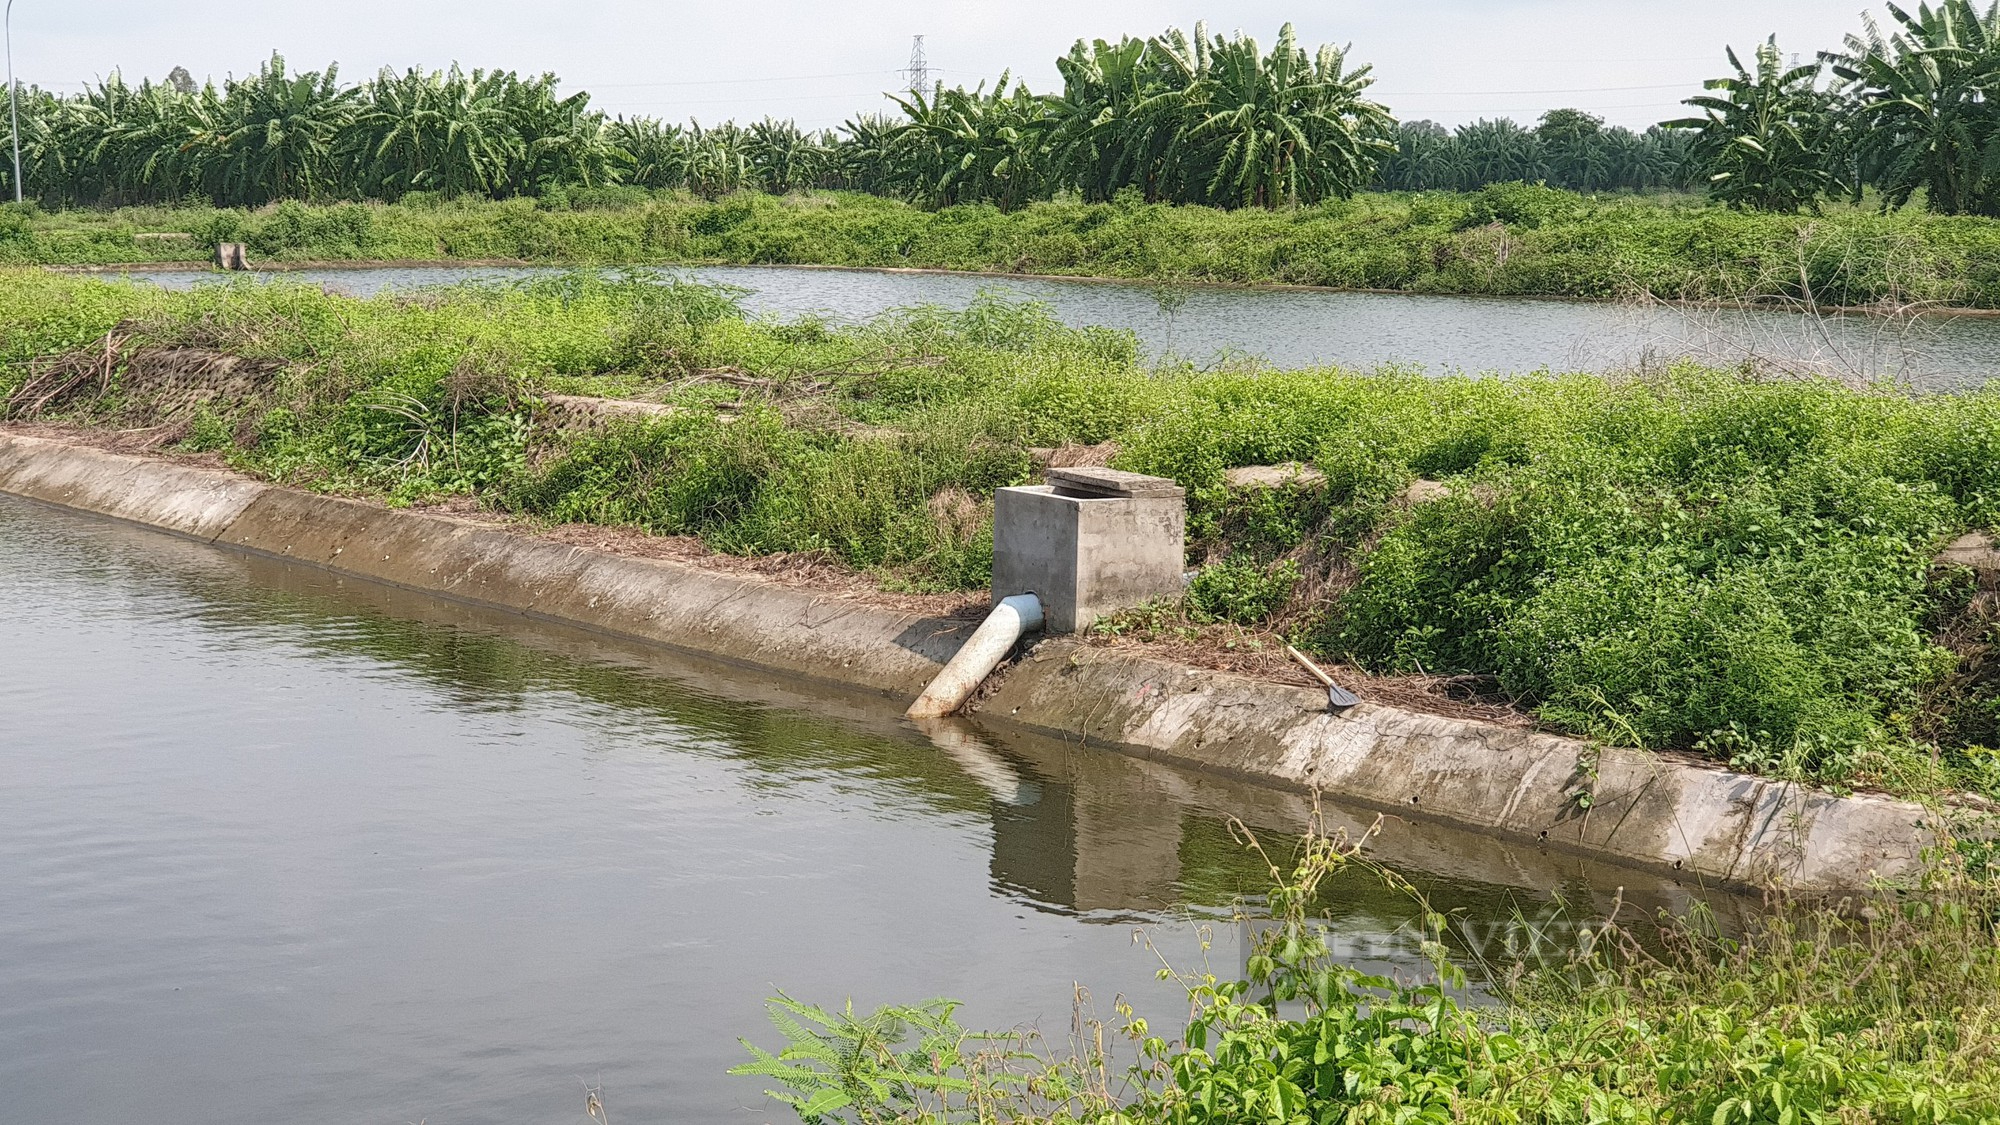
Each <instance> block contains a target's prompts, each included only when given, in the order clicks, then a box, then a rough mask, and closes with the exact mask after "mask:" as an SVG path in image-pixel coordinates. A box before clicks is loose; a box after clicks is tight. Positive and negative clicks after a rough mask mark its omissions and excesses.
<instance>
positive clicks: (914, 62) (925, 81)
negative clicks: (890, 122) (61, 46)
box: [7, 0, 931, 96]
mask: <svg viewBox="0 0 2000 1125" xmlns="http://www.w3.org/2000/svg"><path fill="white" fill-rule="evenodd" d="M13 2H14V0H7V3H9V4H12V3H13ZM904 76H905V77H907V78H908V79H909V80H910V93H912V94H915V95H918V96H923V95H927V94H929V93H930V92H931V68H930V64H928V63H926V62H925V61H924V37H923V36H921V35H912V36H910V66H909V69H908V70H907V71H906V72H905V74H904Z"/></svg>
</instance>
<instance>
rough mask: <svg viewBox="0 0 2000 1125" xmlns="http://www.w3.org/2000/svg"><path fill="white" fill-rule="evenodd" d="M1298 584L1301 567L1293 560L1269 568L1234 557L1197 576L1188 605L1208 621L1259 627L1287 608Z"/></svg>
mask: <svg viewBox="0 0 2000 1125" xmlns="http://www.w3.org/2000/svg"><path fill="white" fill-rule="evenodd" d="M1298 583H1299V564H1298V563H1297V562H1296V561H1294V560H1292V559H1285V560H1283V561H1281V562H1278V563H1276V564H1274V565H1266V564H1264V563H1259V562H1257V561H1256V560H1254V559H1251V558H1249V557H1247V556H1240V555H1239V556H1232V557H1230V558H1226V559H1224V560H1222V561H1221V562H1218V563H1213V564H1211V565H1209V566H1205V567H1203V568H1202V569H1201V573H1199V574H1197V575H1195V576H1194V581H1193V582H1191V583H1189V584H1188V605H1189V606H1190V607H1191V608H1192V609H1193V610H1194V611H1195V614H1196V616H1197V617H1199V618H1202V619H1205V620H1209V621H1228V622H1231V623H1233V624H1237V625H1258V624H1262V623H1263V622H1264V621H1266V620H1268V619H1269V618H1270V617H1271V616H1272V615H1273V614H1275V613H1277V612H1278V611H1279V610H1281V609H1283V608H1284V607H1285V603H1287V602H1288V601H1290V600H1291V597H1292V589H1293V587H1295V586H1297V585H1298Z"/></svg>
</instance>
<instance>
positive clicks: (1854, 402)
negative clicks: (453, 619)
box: [0, 270, 2000, 794]
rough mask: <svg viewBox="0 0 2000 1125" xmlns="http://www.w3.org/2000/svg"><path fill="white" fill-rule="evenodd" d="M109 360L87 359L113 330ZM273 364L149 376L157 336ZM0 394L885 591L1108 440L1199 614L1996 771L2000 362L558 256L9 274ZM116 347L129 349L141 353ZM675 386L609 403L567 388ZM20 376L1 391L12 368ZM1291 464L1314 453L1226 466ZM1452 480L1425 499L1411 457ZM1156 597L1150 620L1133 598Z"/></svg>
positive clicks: (1903, 760) (1852, 764) (1663, 727)
mask: <svg viewBox="0 0 2000 1125" xmlns="http://www.w3.org/2000/svg"><path fill="white" fill-rule="evenodd" d="M107 337H108V341H109V348H110V351H111V352H112V354H113V357H114V367H117V366H118V365H119V364H121V363H122V364H124V365H125V366H124V367H123V368H122V370H123V372H124V373H123V374H122V375H120V376H119V377H117V378H114V379H113V380H112V382H111V386H110V390H109V393H107V394H103V395H99V393H98V391H97V388H98V387H99V386H100V385H101V379H100V373H101V370H102V366H103V357H104V354H105V351H106V348H107ZM169 345H177V346H197V347H202V348H211V349H217V350H221V351H225V352H230V353H234V354H237V355H241V356H245V357H248V358H251V359H255V360H260V361H264V362H266V363H267V364H269V365H270V367H271V374H270V375H269V376H268V377H267V378H266V380H265V381H264V382H263V383H262V384H261V385H260V386H259V388H258V389H257V390H256V391H255V392H254V393H251V394H248V395H243V396H237V397H235V398H231V399H226V400H218V401H214V402H210V403H207V404H205V405H203V406H202V407H201V408H200V409H198V410H182V411H179V412H171V411H170V412H167V413H162V404H161V403H160V402H159V401H158V400H157V399H156V398H153V397H149V392H147V391H146V390H145V385H144V384H145V380H144V378H143V376H144V374H145V372H144V367H145V364H144V363H143V362H140V363H139V364H138V367H137V368H134V367H132V366H131V365H132V364H133V363H134V362H135V361H134V360H133V358H132V357H134V356H135V355H138V356H141V357H142V358H143V355H144V354H145V349H147V348H158V347H163V346H169ZM0 364H5V365H6V366H5V368H4V370H5V372H6V374H5V376H4V379H3V380H0V391H9V389H10V388H11V387H21V386H27V387H28V388H29V390H28V391H26V392H20V393H17V394H15V398H14V402H15V404H16V405H15V409H17V410H19V409H20V408H21V407H20V404H22V403H24V402H27V401H28V400H29V399H30V398H31V397H39V396H40V395H41V394H42V393H45V392H46V391H48V389H50V388H60V387H61V386H63V385H66V384H65V380H66V379H71V380H72V381H73V384H74V385H73V386H72V387H71V390H70V392H69V393H67V394H66V395H58V396H57V397H56V398H55V399H54V400H52V401H51V404H50V406H49V407H48V411H49V412H50V413H52V414H53V415H54V416H56V417H59V418H65V419H67V420H69V421H72V422H74V423H77V424H82V425H94V426H106V427H112V428H118V429H133V428H135V427H139V426H144V425H148V424H161V423H164V424H166V428H165V429H163V430H162V431H161V434H162V439H163V440H166V439H169V438H170V439H172V440H176V441H179V442H181V443H182V444H183V445H184V446H185V447H186V448H190V449H207V450H216V451H219V452H221V453H222V454H223V455H224V456H225V457H227V458H228V459H229V460H230V461H231V462H232V463H233V464H236V465H237V466H239V467H241V468H243V469H245V470H247V471H250V472H253V473H258V474H261V475H264V476H267V477H270V478H272V479H275V480H280V481H285V482H288V483H293V484H297V485H301V486H305V487H311V488H321V489H329V490H336V491H344V492H354V493H360V494H367V495H377V496H382V497H385V498H388V499H390V500H392V501H395V502H408V501H411V500H416V499H420V498H426V497H433V496H438V495H445V494H466V495H472V496H475V497H478V498H479V499H480V500H481V501H482V502H483V503H486V504H488V505H491V506H493V507H496V508H500V509H504V510H508V511H512V512H516V513H519V514H521V515H524V516H527V517H530V518H534V519H543V520H563V521H584V522H595V523H603V524H619V525H629V526H635V527H640V528H644V529H646V530H649V531H652V532H657V533H662V534H679V535H694V536H699V537H701V538H702V539H703V540H705V541H707V542H708V543H709V544H711V545H712V546H714V547H716V548H717V549H720V550H724V551H730V552H737V553H743V554H761V553H770V552H791V551H801V552H822V553H825V554H827V555H829V556H831V557H834V558H837V559H839V560H841V561H843V562H845V563H847V564H848V565H850V566H853V567H856V568H859V569H862V570H866V571H871V572H873V573H875V574H876V575H877V576H878V577H879V579H880V580H881V581H882V582H883V583H884V584H885V585H888V586H892V587H895V588H899V589H962V588H973V587H977V586H979V585H981V584H983V583H984V582H985V581H986V578H987V576H988V573H989V568H990V565H991V551H992V543H991V520H990V506H991V497H992V494H993V491H994V489H996V488H998V487H1001V486H1005V485H1009V484H1015V483H1022V482H1025V481H1028V480H1030V479H1033V477H1034V475H1035V473H1036V471H1037V470H1036V461H1035V453H1034V451H1035V450H1036V449H1039V448H1046V447H1051V446H1058V445H1063V444H1069V443H1082V444H1094V443H1100V442H1105V441H1112V442H1116V443H1117V450H1118V452H1117V456H1116V459H1115V461H1114V464H1116V465H1117V466H1119V467H1122V468H1127V469H1133V470H1138V471H1142V472H1149V473H1155V474H1159V475H1163V476H1169V477H1172V478H1174V479H1176V480H1177V481H1179V482H1181V483H1182V484H1183V485H1184V486H1186V487H1187V489H1188V491H1189V503H1190V508H1189V530H1190V537H1191V561H1192V562H1194V563H1198V564H1206V565H1207V569H1205V570H1204V572H1203V574H1202V575H1201V577H1200V578H1199V579H1197V581H1196V583H1195V585H1194V587H1193V590H1192V594H1191V599H1190V602H1189V604H1188V605H1187V606H1186V607H1185V610H1184V614H1185V617H1186V618H1188V619H1194V620H1225V621H1232V622H1236V623H1238V624H1239V625H1248V626H1251V627H1254V628H1262V629H1265V630H1269V631H1272V632H1276V633H1279V634H1282V635H1283V636H1284V637H1285V638H1287V639H1290V640H1293V641H1296V642H1298V643H1300V644H1302V645H1304V646H1305V647H1307V648H1309V649H1311V650H1312V651H1315V652H1317V653H1319V654H1321V655H1322V656H1325V657H1328V658H1330V659H1343V660H1351V661H1353V662H1355V663H1358V664H1360V665H1362V666H1364V667H1366V668H1369V669H1371V670H1374V671H1378V672H1424V673H1433V674H1467V675H1472V676H1477V677H1485V678H1486V679H1487V681H1489V682H1491V683H1493V684H1495V685H1497V688H1498V689H1499V690H1501V691H1503V692H1505V693H1507V694H1508V695H1509V696H1511V697H1512V698H1514V699H1515V700H1516V701H1517V702H1518V703H1519V705H1521V706H1523V707H1526V708H1529V709H1532V710H1533V711H1535V712H1536V713H1537V714H1539V715H1540V716H1542V717H1543V718H1544V719H1545V720H1546V721H1548V722H1549V723H1551V724H1553V725H1555V726H1557V727H1559V728H1562V729H1566V730H1570V731H1574V732H1577V733H1579V734H1583V735H1587V736H1591V737H1595V738H1600V739H1603V740H1606V741H1610V742H1615V743H1619V744H1625V745H1638V746H1644V747H1649V748H1656V749H1695V750H1700V751H1702V752H1705V753H1708V754H1711V755H1713V756H1715V757H1717V758H1721V759H1726V760H1731V761H1734V762H1736V763H1737V764H1738V765H1740V766H1742V767H1745V768H1750V769H1755V770H1759V771H1762V772H1766V773H1771V774H1776V775H1779V776H1786V777H1796V778H1802V779H1810V780H1813V781H1817V782H1820V783H1823V784H1831V785H1862V784H1868V785H1878V786H1886V787H1888V788H1891V789H1894V790H1896V791H1899V792H1906V793H1917V794H1926V793H1935V792H1938V791H1939V790H1941V789H1943V788H1945V787H1948V786H1952V785H1963V786H1971V787H1975V788H1981V789H1986V790H1989V791H1991V790H1995V789H1996V786H2000V757H1996V755H1995V754H1994V752H1993V750H1992V749H1991V748H1993V747H1995V746H1996V744H2000V691H1996V684H1995V682H1994V680H1995V677H1994V676H1993V674H1992V672H1991V670H1990V668H1989V662H1988V659H1987V653H1988V650H1989V648H1990V646H1991V644H1992V642H1993V640H1994V639H1995V633H1994V624H1993V621H1994V607H1993V601H1994V598H1993V597H1992V595H1991V594H1990V593H1986V592H1982V591H1980V590H1979V589H1978V588H1977V586H1976V584H1975V583H1974V582H1973V581H1972V578H1971V575H1970V574H1969V573H1968V572H1965V571H1962V570H1961V571H1953V570H1950V569H1946V568H1939V567H1937V566H1934V565H1933V562H1932V560H1933V558H1934V557H1935V556H1936V554H1937V552H1938V550H1939V548H1940V547H1941V546H1942V545H1943V544H1944V543H1946V542H1949V541H1950V540H1951V539H1952V538H1954V537H1956V536H1958V535H1960V534H1962V533H1964V532H1966V531H1969V530H1975V529H1985V528H1992V527H1994V526H1995V524H1996V523H2000V391H1983V392H1978V393H1969V394H1961V395H1927V396H1922V395H1912V394H1909V393H1906V392H1903V391H1899V390H1894V389H1890V388H1882V389H1876V390H1854V389H1848V388H1843V387H1840V386H1837V385H1834V384H1831V383H1826V382H1813V381H1792V380H1784V381H1764V380H1760V379H1758V378H1756V377H1754V376H1747V375H1744V374H1743V373H1741V372H1719V371H1710V370H1702V369H1696V368H1686V367H1684V368H1679V369H1675V370H1674V371H1672V372H1670V373H1667V374H1665V375H1657V376H1652V377H1647V378H1604V377H1599V376H1588V375H1558V374H1538V375H1529V376H1520V377H1514V378H1505V379H1503V378H1491V377H1486V378H1472V377H1452V378H1439V379H1433V378H1428V377H1424V376H1422V375H1418V374H1414V373H1409V372H1401V371H1396V370H1382V371H1375V372H1357V371H1347V370H1340V369H1318V370H1309V371H1271V370H1261V369H1251V368H1230V369H1224V370H1214V371H1203V370H1196V369H1193V368H1190V367H1187V366H1167V367H1159V368H1155V367H1151V366H1148V365H1147V364H1146V363H1145V362H1144V361H1143V360H1142V358H1141V353H1140V349H1139V347H1138V345H1137V342H1136V341H1135V340H1134V339H1133V338H1132V337H1131V336H1130V335H1129V334H1127V333H1122V332H1113V331H1108V330H1103V329H1089V330H1074V329H1070V328H1067V327H1064V326H1063V325H1061V324H1060V323H1059V322H1057V321H1056V320H1055V319H1054V318H1053V316H1052V315H1051V314H1050V313H1049V312H1048V311H1047V310H1046V309H1043V308H1041V307H1038V306H1035V305H1017V304H1008V303H1005V302H1000V301H997V300H987V301H982V302H979V303H978V304H975V305H974V306H973V307H972V308H970V309H968V310H965V311H963V312H950V311H945V310H939V309H917V310H910V311H906V312H902V313H896V314H891V315H888V316H885V317H883V318H881V319H879V320H877V321H876V322H874V323H872V324H869V325H865V326H860V327H837V326H832V325H828V324H826V323H822V322H819V321H816V320H811V319H806V320H800V321H795V322H789V323H767V322H752V321H747V320H745V319H744V318H743V317H742V316H741V315H740V314H739V313H738V312H737V310H736V307H735V306H734V304H733V303H732V302H731V301H730V300H729V299H728V295H727V294H724V293H719V292H717V291H715V290H712V289H708V288H704V287H701V286H697V285H688V284H677V285H667V286H663V285H660V284H656V283H655V281H654V280H653V279H651V278H648V277H645V276H638V277H633V278H630V279H622V280H621V279H612V280H601V279H598V278H597V277H595V276H594V275H588V274H571V275H560V276H556V277H551V278H547V279H543V280H539V281H535V282H531V283H526V284H520V285H498V286H468V287H461V288H457V289H451V290H441V291H436V292H433V293H429V294H425V295H422V296H418V297H414V298H413V297H399V296H382V297H378V298H374V299H370V300H356V299H352V298H345V297H338V296H330V295H328V294H326V293H324V292H322V291H321V290H319V289H317V288H314V287H308V286H296V285H287V284H282V283H281V284H273V285H257V284H247V283H246V284H239V285H233V286H217V287H209V288H203V289H200V290H197V291H195V292H190V293H170V292H165V291H161V290H157V289H153V288H150V287H147V286H143V285H132V284H126V283H122V282H110V281H98V280H92V279H88V278H81V277H75V276H63V275H54V274H49V273H45V272H41V271H35V270H16V271H6V272H0ZM135 370H136V371H137V372H138V373H137V374H134V371H135ZM558 392H560V393H571V394H596V395H607V396H613V397H618V396H624V397H633V396H638V397H647V398H651V399H654V400H656V401H662V402H666V403H669V404H672V405H676V406H679V407H681V408H682V409H681V411H680V412H679V413H676V414H673V415H671V416H669V417H666V418H664V419H660V420H658V421H655V422H653V423H650V424H643V425H642V424H636V423H626V424H623V425H618V426H613V427H611V428H610V429H608V430H606V431H603V432H600V433H593V434H571V435H568V436H562V435H557V434H552V433H551V432H549V431H548V430H547V429H546V428H538V427H537V426H536V425H535V420H536V418H537V417H538V414H537V411H538V406H537V403H538V402H539V401H540V399H541V398H542V397H543V396H545V395H547V394H550V393H558ZM10 393H11V392H10ZM1286 461H1300V462H1307V463H1310V464H1312V465H1314V466H1315V467H1317V468H1318V469H1319V470H1320V472H1322V473H1323V474H1324V475H1325V478H1326V484H1325V486H1324V487H1323V488H1320V489H1285V490H1280V491H1277V492H1244V491H1241V490H1232V489H1230V488H1228V487H1226V485H1225V483H1224V473H1225V470H1227V469H1229V468H1231V467H1234V466H1239V465H1251V464H1275V463H1279V462H1286ZM1418 479H1425V480H1430V481H1435V482H1439V483H1441V484H1442V485H1444V486H1445V488H1446V489H1448V490H1449V494H1448V495H1446V496H1443V497H1442V498H1436V499H1431V500H1428V501H1426V502H1422V503H1415V502H1411V501H1410V500H1409V499H1407V498H1406V497H1405V495H1404V491H1405V489H1406V487H1407V486H1408V485H1409V484H1410V483H1411V482H1412V481H1414V480H1418ZM1139 631H1141V632H1143V631H1144V630H1143V629H1142V630H1139Z"/></svg>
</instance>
